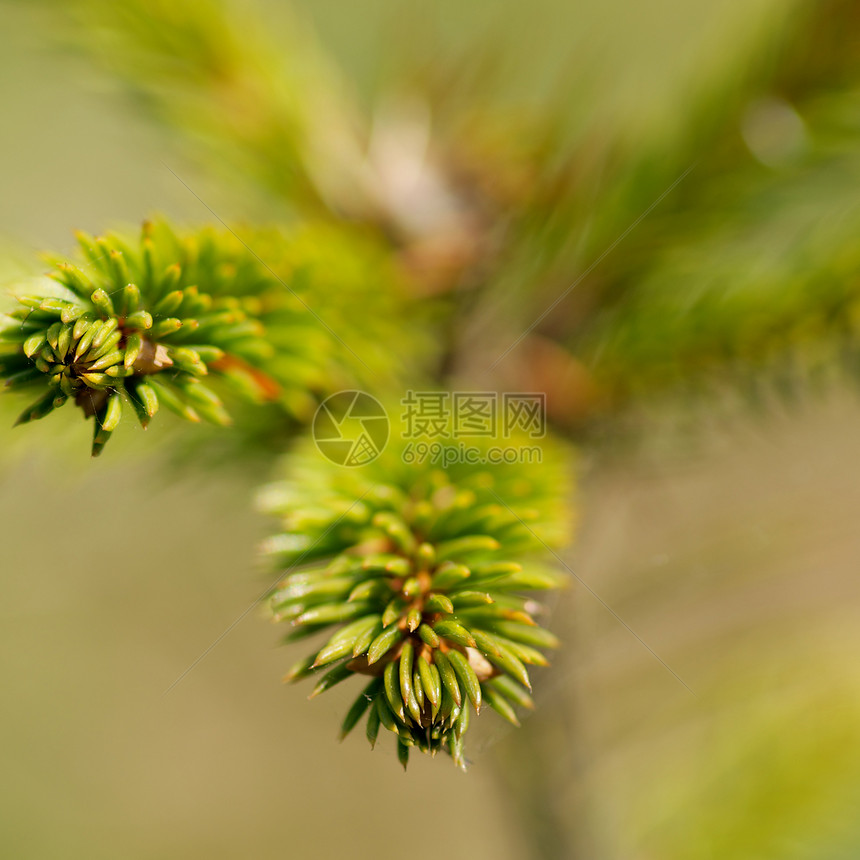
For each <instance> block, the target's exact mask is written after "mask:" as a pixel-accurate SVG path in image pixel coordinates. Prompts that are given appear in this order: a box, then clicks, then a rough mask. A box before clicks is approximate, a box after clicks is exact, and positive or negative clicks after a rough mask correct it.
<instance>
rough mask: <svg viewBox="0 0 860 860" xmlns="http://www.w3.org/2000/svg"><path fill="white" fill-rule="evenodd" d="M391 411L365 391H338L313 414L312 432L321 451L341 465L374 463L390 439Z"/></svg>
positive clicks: (333, 461)
mask: <svg viewBox="0 0 860 860" xmlns="http://www.w3.org/2000/svg"><path fill="white" fill-rule="evenodd" d="M388 434H389V422H388V415H387V414H386V413H385V410H384V409H383V408H382V404H381V403H380V402H379V401H378V400H377V399H376V398H375V397H372V396H371V395H370V394H367V393H366V392H364V391H339V392H338V393H337V394H332V396H331V397H328V398H326V399H325V400H323V402H322V403H321V404H320V406H319V409H317V413H316V415H314V423H313V436H314V442H316V445H317V448H319V451H320V453H321V454H322V455H323V456H324V457H326V458H327V459H329V460H331V461H332V463H337V464H338V466H364V465H366V464H367V463H372V462H373V461H374V460H375V459H376V458H377V457H378V456H379V455H380V454H381V453H382V451H383V449H384V448H385V445H386V444H387V442H388Z"/></svg>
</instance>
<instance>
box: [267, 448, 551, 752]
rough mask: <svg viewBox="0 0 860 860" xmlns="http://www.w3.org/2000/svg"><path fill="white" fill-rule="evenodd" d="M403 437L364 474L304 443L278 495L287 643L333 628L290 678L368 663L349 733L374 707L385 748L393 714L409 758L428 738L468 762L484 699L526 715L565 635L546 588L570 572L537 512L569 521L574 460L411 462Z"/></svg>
mask: <svg viewBox="0 0 860 860" xmlns="http://www.w3.org/2000/svg"><path fill="white" fill-rule="evenodd" d="M391 447H392V448H393V451H388V452H386V455H387V456H386V457H384V458H383V460H382V461H376V462H375V463H373V464H371V465H369V466H367V467H364V468H362V469H361V470H358V471H356V470H349V469H345V468H342V467H337V466H334V465H332V464H329V463H328V462H327V461H324V460H323V459H322V457H320V455H318V454H315V453H311V452H299V453H298V454H296V455H293V456H291V457H290V458H289V461H290V465H289V472H288V474H290V475H292V476H293V477H292V479H291V480H289V481H287V482H284V483H282V484H277V485H273V486H272V487H270V488H269V489H268V490H267V491H266V492H265V493H264V496H263V506H264V508H266V509H268V510H269V511H270V512H273V513H277V514H279V515H281V516H282V518H283V524H284V532H282V533H281V534H280V535H278V536H276V537H274V538H272V539H271V541H270V542H269V544H268V547H267V548H268V550H269V552H270V553H271V554H273V555H274V557H275V558H276V559H278V560H279V561H280V562H281V563H286V564H288V565H290V566H291V567H292V569H293V571H294V572H291V573H289V575H288V576H287V577H286V578H285V579H284V581H283V582H282V583H281V584H280V585H279V586H278V587H277V588H276V589H275V591H274V593H273V594H272V596H271V608H272V611H273V613H274V617H275V619H276V620H278V621H283V622H287V623H289V624H290V625H291V627H292V628H293V630H292V632H291V633H290V634H289V635H288V636H287V641H294V640H299V639H303V638H305V637H307V636H311V635H313V634H317V633H320V634H326V635H325V638H324V639H323V640H322V644H321V646H320V647H317V648H315V650H314V651H313V652H312V653H311V654H310V655H308V656H307V657H305V658H304V659H302V660H300V661H299V662H298V663H297V664H296V665H295V666H293V667H292V668H291V669H290V671H289V672H288V673H287V676H286V679H287V680H290V681H297V680H300V679H302V678H306V677H309V676H314V677H315V680H316V685H315V687H314V690H313V692H312V694H311V696H312V697H313V696H316V695H318V694H320V693H322V692H324V691H326V690H328V689H330V688H331V687H333V686H334V685H336V684H339V683H340V682H342V681H345V680H347V679H349V678H351V677H353V676H356V675H358V676H362V677H364V678H365V679H366V684H365V685H364V687H363V689H362V691H361V693H360V694H359V696H358V698H357V699H356V700H355V703H354V704H353V706H352V707H351V708H350V709H349V712H348V713H347V715H346V718H345V719H344V722H343V727H342V736H346V735H347V734H348V733H349V732H350V731H351V730H352V729H353V728H354V727H355V726H356V725H357V724H358V722H359V721H360V720H361V719H362V717H365V716H366V732H367V738H368V740H369V741H370V744H371V746H373V745H374V744H375V743H376V739H377V736H378V733H379V730H380V726H381V727H383V728H385V729H387V730H388V731H390V732H392V733H394V734H395V735H396V738H397V740H396V743H397V751H398V756H399V758H400V760H401V762H402V763H403V764H404V766H405V764H406V761H407V759H408V755H409V751H410V749H412V748H417V749H418V750H420V751H422V752H430V753H433V754H435V753H436V752H437V751H438V750H440V749H442V750H445V751H446V752H448V753H449V754H450V755H451V757H452V758H453V760H454V762H455V763H456V764H457V765H458V766H460V767H463V768H464V767H465V758H464V748H463V740H464V735H465V732H466V729H467V728H468V725H469V720H470V715H471V712H472V711H474V712H475V713H478V712H480V710H481V708H482V705H483V704H488V705H489V706H490V707H491V708H493V709H494V710H495V711H497V712H498V713H499V714H500V715H501V716H502V717H503V718H504V719H505V720H507V721H508V722H510V723H512V724H514V725H519V721H518V717H517V709H518V708H532V707H533V702H532V699H531V696H530V691H531V679H530V675H529V671H530V667H532V666H545V665H547V659H546V657H545V656H544V653H543V650H545V649H550V648H554V647H556V646H557V645H558V640H557V639H556V637H555V636H554V635H553V634H552V633H550V632H549V631H548V630H546V629H544V628H543V627H541V626H539V625H538V623H537V621H536V616H540V614H541V613H542V612H544V611H545V610H544V607H542V606H541V604H539V603H538V602H537V601H536V600H535V599H534V597H533V596H531V594H530V592H536V591H546V590H551V589H556V588H558V587H560V586H561V585H562V584H563V583H564V582H565V577H564V576H562V575H561V574H560V573H559V572H558V571H557V570H556V569H554V568H551V567H547V566H546V565H545V564H543V563H542V562H541V559H540V556H541V555H543V556H546V555H547V554H548V552H547V546H546V545H545V544H544V542H543V541H544V538H543V537H542V536H539V534H538V532H537V530H536V529H537V526H536V525H533V523H537V522H541V525H543V526H546V525H547V524H549V525H550V527H552V522H553V521H555V522H560V521H562V520H564V518H565V517H564V512H565V505H564V503H563V502H562V501H561V500H560V498H559V496H560V495H561V493H562V492H563V490H561V489H560V487H563V486H564V485H565V484H566V481H565V480H564V471H563V469H561V470H558V471H555V470H554V469H553V467H552V466H551V465H550V466H549V467H547V465H544V466H541V467H540V468H535V467H534V466H530V467H528V468H526V467H523V466H503V467H494V468H493V470H492V471H489V470H487V469H486V468H485V467H480V466H465V465H462V464H458V465H457V466H454V467H451V468H450V469H449V470H447V471H443V470H440V469H437V468H434V467H432V466H429V465H427V466H425V465H414V464H413V465H411V466H409V467H408V468H404V467H403V464H402V463H401V464H397V463H396V462H395V458H396V457H397V453H398V451H399V446H398V444H397V443H394V444H393V445H392V446H391ZM398 465H399V467H398ZM549 475H552V477H553V478H554V479H555V481H556V485H555V488H554V490H550V487H549V485H548V483H545V482H546V481H547V478H548V477H549ZM544 514H547V515H546V516H544Z"/></svg>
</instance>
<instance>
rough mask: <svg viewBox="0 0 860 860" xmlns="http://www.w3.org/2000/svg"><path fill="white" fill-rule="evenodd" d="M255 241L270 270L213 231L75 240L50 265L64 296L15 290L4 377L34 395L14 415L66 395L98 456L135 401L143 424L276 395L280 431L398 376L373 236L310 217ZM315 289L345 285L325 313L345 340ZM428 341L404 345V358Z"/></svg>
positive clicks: (44, 407)
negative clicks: (68, 255) (356, 390)
mask: <svg viewBox="0 0 860 860" xmlns="http://www.w3.org/2000/svg"><path fill="white" fill-rule="evenodd" d="M253 241H254V243H255V244H256V245H257V246H258V247H260V248H261V250H262V251H263V253H265V254H266V255H267V259H268V260H272V261H273V265H272V264H269V263H265V264H264V263H263V262H262V259H261V258H260V257H259V256H257V253H256V252H254V251H252V250H251V249H250V246H249V245H247V244H246V243H245V242H244V241H243V240H241V239H240V238H239V237H238V236H236V235H235V234H233V233H232V232H228V231H218V230H215V229H212V228H207V229H204V230H201V231H198V232H196V233H190V234H187V235H180V234H178V233H176V232H174V231H173V230H172V229H171V228H170V227H169V226H168V225H167V224H166V223H164V222H157V223H154V224H152V223H146V224H145V225H144V228H143V232H142V234H141V236H140V238H139V240H138V241H132V240H130V239H128V238H126V237H124V236H119V235H113V234H109V235H108V236H106V237H104V238H96V239H93V238H91V237H89V236H87V235H84V234H79V235H78V243H79V245H80V248H81V251H82V256H83V260H82V261H81V262H80V264H75V263H70V262H66V261H62V260H55V261H54V262H55V268H54V270H53V271H52V272H51V277H52V278H53V279H54V280H55V281H56V282H58V283H59V285H60V290H59V291H57V290H50V291H49V290H47V288H42V292H41V294H39V295H21V296H18V297H17V301H18V303H19V304H20V305H21V306H22V307H20V308H19V309H18V310H15V311H12V313H11V314H10V316H9V318H8V320H7V323H6V325H5V326H4V328H3V330H2V338H3V341H2V347H0V350H2V351H0V371H2V374H3V375H4V376H5V387H6V388H7V389H10V390H24V391H33V392H37V393H38V399H37V400H36V401H35V402H33V403H32V404H31V405H30V406H28V407H27V409H26V410H25V411H24V413H23V414H22V415H21V417H20V418H19V423H25V422H28V421H32V420H35V419H38V418H43V417H45V416H46V415H48V414H50V413H51V412H52V411H53V410H54V409H56V408H59V407H60V406H62V405H64V404H65V403H66V402H67V401H69V400H71V401H72V402H73V403H75V404H76V405H77V406H79V407H81V408H82V410H83V411H84V414H85V415H87V416H88V417H89V416H94V417H95V435H94V442H93V454H94V455H96V454H98V453H100V452H101V450H102V448H103V446H104V444H105V443H106V442H107V440H108V438H109V437H110V435H111V433H112V432H113V431H114V430H115V429H116V427H117V425H118V423H119V421H120V420H121V417H122V412H123V405H124V404H125V406H127V407H129V406H130V407H131V410H132V411H133V412H134V414H135V415H136V416H137V418H138V419H139V421H140V423H141V425H142V426H143V427H144V428H145V427H147V426H148V424H149V422H150V420H151V419H152V418H153V417H154V416H155V414H156V412H157V411H158V409H159V407H160V406H162V405H163V406H165V407H167V408H168V409H170V410H172V411H173V412H175V413H177V414H178V415H180V416H181V417H182V418H184V419H187V420H189V421H192V422H199V421H201V419H203V420H206V421H209V422H211V423H213V424H216V425H220V426H224V425H228V424H230V423H231V418H230V415H229V414H228V412H227V410H226V409H225V406H224V404H223V403H222V400H221V396H220V395H219V393H218V392H219V391H222V392H224V393H225V394H228V395H230V396H232V397H233V398H234V399H235V400H239V401H242V400H244V401H246V402H250V403H253V404H264V403H270V404H274V405H275V406H276V407H277V408H276V411H275V413H274V414H271V413H270V418H269V420H270V421H271V422H272V423H273V424H275V425H276V426H278V427H279V428H281V429H282V427H281V425H282V423H283V421H284V420H285V419H289V420H290V421H291V422H292V423H293V425H295V424H296V423H300V422H306V421H307V420H309V418H310V417H311V416H312V415H313V412H314V409H315V407H316V403H317V401H318V398H319V397H320V396H321V395H322V394H324V393H326V392H329V393H330V392H331V391H333V390H337V388H338V387H343V386H347V385H350V384H355V383H356V382H357V381H359V380H362V379H369V378H370V377H373V378H375V379H376V381H377V383H378V384H379V385H380V386H385V385H386V384H387V385H392V384H393V381H394V380H396V379H397V378H398V372H399V365H398V364H397V363H396V362H390V361H389V360H388V356H387V352H386V349H387V348H388V347H390V346H391V345H393V343H394V342H395V341H396V338H397V331H396V330H394V329H391V328H390V320H391V319H392V316H393V310H394V308H396V307H397V303H398V298H397V287H396V274H395V272H394V271H393V270H392V269H391V268H390V267H389V268H388V269H386V265H385V261H384V259H383V260H380V259H379V255H378V253H376V252H374V251H373V248H372V245H371V246H368V243H367V242H365V241H363V240H361V239H360V238H359V237H352V236H351V235H347V234H344V233H343V232H342V231H341V232H338V231H337V230H336V229H335V228H332V227H322V226H321V227H319V228H317V229H315V228H314V227H313V226H312V225H309V226H307V227H305V228H303V229H301V230H295V231H293V232H292V234H290V235H289V236H287V235H285V234H284V233H283V232H282V231H278V230H274V229H272V230H258V231H256V232H255V233H254V235H253ZM275 267H277V270H276V268H275ZM279 272H282V273H283V275H281V274H279ZM371 278H373V279H374V281H375V282H371V281H370V279H371ZM309 293H313V298H311V299H310V301H312V302H313V303H314V304H316V305H319V304H320V303H319V301H318V299H319V298H320V297H321V296H324V295H332V294H336V295H338V298H339V300H338V302H337V303H333V304H335V307H336V311H335V312H334V313H332V314H329V316H330V318H331V319H332V322H333V323H334V324H335V325H337V326H338V327H339V328H340V330H341V332H342V333H343V336H341V335H339V334H338V333H337V332H336V331H335V330H334V328H333V327H332V325H331V324H330V323H329V322H327V321H326V320H324V319H322V318H321V317H320V316H319V315H318V314H317V313H316V312H315V311H313V310H312V309H311V307H310V304H309V301H308V298H309V297H308V294H309ZM359 308H362V309H364V310H368V309H370V310H374V309H375V310H376V311H377V313H375V314H373V315H372V317H371V321H370V322H369V323H368V325H366V326H356V325H355V322H354V320H355V318H356V317H355V314H356V312H357V311H358V309H359ZM373 320H375V321H377V322H376V323H375V324H374V322H373ZM386 327H388V328H386ZM348 341H349V342H351V343H352V344H353V345H354V346H350V344H349V343H348ZM420 344H421V338H412V339H411V342H410V344H409V346H406V345H404V346H403V347H402V349H401V354H402V355H403V356H404V363H405V357H406V356H407V355H408V354H409V351H410V349H411V350H412V352H413V354H414V353H417V352H418V349H419V345H420ZM356 349H357V350H360V351H361V352H362V353H363V356H364V357H363V358H359V356H358V354H357V353H356V351H355V350H356ZM413 367H414V362H413ZM204 379H205V381H204ZM210 380H213V381H214V383H215V387H214V388H213V387H212V386H211V385H210ZM216 388H217V389H218V390H216ZM278 416H281V420H280V421H278ZM246 441H247V440H246ZM281 444H283V443H282V442H281Z"/></svg>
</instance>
